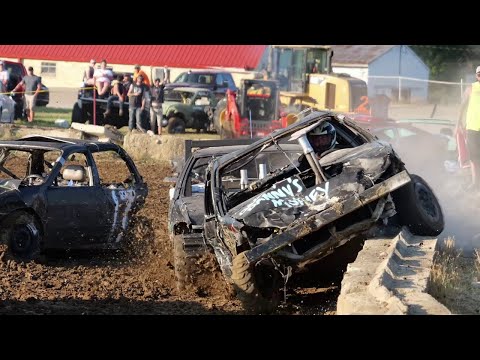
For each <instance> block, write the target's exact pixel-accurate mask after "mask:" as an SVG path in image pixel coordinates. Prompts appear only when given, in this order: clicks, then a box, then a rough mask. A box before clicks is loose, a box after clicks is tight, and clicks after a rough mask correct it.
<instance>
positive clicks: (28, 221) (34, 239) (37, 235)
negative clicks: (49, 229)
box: [2, 212, 42, 261]
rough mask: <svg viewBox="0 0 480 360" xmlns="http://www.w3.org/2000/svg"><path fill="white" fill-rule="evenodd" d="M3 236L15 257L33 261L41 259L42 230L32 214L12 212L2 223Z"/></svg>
mask: <svg viewBox="0 0 480 360" xmlns="http://www.w3.org/2000/svg"><path fill="white" fill-rule="evenodd" d="M2 227H3V229H4V231H3V234H2V237H3V238H4V239H5V240H6V244H7V245H8V250H9V253H11V255H13V257H14V258H16V259H19V260H23V261H31V260H34V261H36V260H39V259H40V250H41V244H42V232H41V228H40V225H39V223H38V221H37V220H36V219H35V217H34V216H33V215H32V214H29V213H26V212H21V213H15V214H12V216H10V217H9V218H8V219H6V220H5V222H4V223H2Z"/></svg>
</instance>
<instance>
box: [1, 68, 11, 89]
mask: <svg viewBox="0 0 480 360" xmlns="http://www.w3.org/2000/svg"><path fill="white" fill-rule="evenodd" d="M8 78H9V76H8V71H7V69H6V68H5V63H4V62H3V61H0V93H4V92H6V91H7V86H8Z"/></svg>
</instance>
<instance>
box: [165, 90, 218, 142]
mask: <svg viewBox="0 0 480 360" xmlns="http://www.w3.org/2000/svg"><path fill="white" fill-rule="evenodd" d="M216 103H217V100H216V98H215V95H214V94H213V92H212V91H211V90H208V89H201V88H194V87H179V88H174V89H165V99H164V103H163V104H162V110H163V121H162V127H166V128H167V131H168V133H169V134H177V133H184V132H185V129H196V130H197V132H200V131H201V130H203V131H204V132H208V131H211V130H213V110H214V109H215V106H216Z"/></svg>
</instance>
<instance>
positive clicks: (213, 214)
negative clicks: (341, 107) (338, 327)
mask: <svg viewBox="0 0 480 360" xmlns="http://www.w3.org/2000/svg"><path fill="white" fill-rule="evenodd" d="M292 143H294V144H295V143H296V144H298V145H300V146H301V148H302V149H303V154H302V155H301V156H300V157H299V158H296V159H292V158H290V157H288V154H286V153H285V154H284V156H286V157H288V161H286V164H287V165H285V166H283V167H281V168H274V167H273V168H272V167H271V168H269V169H268V173H267V175H266V176H265V177H262V178H255V176H250V175H247V176H241V174H242V173H243V174H245V173H246V172H248V173H250V171H249V169H250V168H253V167H251V165H250V164H252V163H258V162H259V161H258V159H259V158H261V157H262V156H263V154H264V153H265V151H268V149H271V148H275V149H279V151H281V150H282V149H283V148H284V147H285V146H286V145H288V144H292ZM245 179H248V181H246V180H245ZM205 184H206V186H205V220H204V236H205V240H206V243H207V244H208V245H209V246H210V247H211V248H213V250H214V252H215V255H216V258H217V261H218V263H219V265H220V268H221V270H222V272H223V274H224V276H225V278H226V279H227V281H229V282H230V283H231V284H233V285H234V287H235V289H236V292H237V296H238V297H239V298H240V299H241V300H242V301H243V303H244V305H245V307H246V308H248V309H251V310H254V311H255V312H268V311H271V310H272V309H274V308H275V307H276V305H277V304H278V301H279V299H280V296H279V295H280V289H281V288H282V287H283V285H284V284H285V283H286V280H287V279H288V277H289V276H290V275H291V274H292V273H293V272H295V271H298V270H301V269H305V266H306V265H308V264H310V263H313V262H316V261H318V260H320V259H322V258H323V257H325V256H327V255H329V254H331V253H332V252H334V251H335V248H337V247H339V246H341V245H343V244H345V243H347V242H348V241H349V240H351V239H353V238H355V237H358V236H362V235H365V234H366V233H367V232H369V231H371V230H373V229H374V228H375V227H378V226H385V225H387V226H388V225H394V224H396V225H400V226H408V227H409V229H410V230H411V231H412V232H413V233H414V234H418V235H438V234H439V233H440V232H441V231H443V228H444V218H443V213H442V209H441V207H440V204H439V202H438V200H437V198H436V196H435V195H434V193H433V192H432V190H431V189H430V187H429V186H428V184H427V183H426V182H425V181H424V180H423V179H422V178H421V177H419V176H416V175H411V174H409V173H408V171H407V170H406V169H405V166H404V163H403V162H402V161H401V159H400V158H399V157H398V155H397V154H396V153H395V151H394V150H393V148H392V146H391V145H390V144H388V143H386V142H383V141H379V140H377V139H375V138H374V137H373V136H372V135H371V134H370V133H368V132H366V131H365V130H362V129H361V128H360V127H358V126H357V125H355V123H354V122H353V121H351V120H349V119H348V118H346V117H345V116H343V115H337V114H333V113H329V112H314V113H312V114H310V115H308V116H307V117H305V118H304V119H303V120H301V121H299V122H296V123H294V124H292V125H291V126H289V127H287V128H285V129H282V130H278V131H275V132H273V133H272V134H271V135H270V136H269V137H266V138H264V139H261V140H259V141H257V142H255V143H254V144H252V145H250V146H248V147H246V148H245V149H242V150H240V151H237V152H234V153H232V154H228V155H225V156H222V157H221V158H217V159H214V160H213V161H212V162H210V164H209V167H208V168H207V171H206V174H205Z"/></svg>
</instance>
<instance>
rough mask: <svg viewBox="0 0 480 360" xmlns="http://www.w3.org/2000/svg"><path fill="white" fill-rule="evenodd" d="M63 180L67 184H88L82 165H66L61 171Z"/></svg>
mask: <svg viewBox="0 0 480 360" xmlns="http://www.w3.org/2000/svg"><path fill="white" fill-rule="evenodd" d="M62 177H63V180H66V181H67V182H68V184H67V185H74V186H82V185H88V182H87V171H86V170H85V168H84V167H83V166H82V165H67V166H65V169H64V170H63V173H62Z"/></svg>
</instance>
